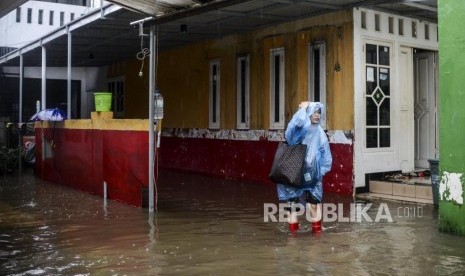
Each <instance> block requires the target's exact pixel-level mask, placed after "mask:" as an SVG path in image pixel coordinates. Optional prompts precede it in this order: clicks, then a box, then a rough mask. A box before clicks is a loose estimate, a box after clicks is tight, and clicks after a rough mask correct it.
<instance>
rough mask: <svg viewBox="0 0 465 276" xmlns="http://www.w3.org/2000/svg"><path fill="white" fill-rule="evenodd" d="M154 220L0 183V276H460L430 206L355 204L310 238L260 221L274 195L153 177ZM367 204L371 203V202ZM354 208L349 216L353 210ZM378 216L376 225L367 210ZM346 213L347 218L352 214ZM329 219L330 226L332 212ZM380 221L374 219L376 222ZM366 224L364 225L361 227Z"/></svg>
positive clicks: (454, 248)
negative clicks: (379, 218)
mask: <svg viewBox="0 0 465 276" xmlns="http://www.w3.org/2000/svg"><path fill="white" fill-rule="evenodd" d="M157 191H158V197H157V198H158V203H157V212H156V213H152V214H149V213H148V211H147V209H142V208H137V207H133V206H129V205H126V204H123V203H120V202H115V201H111V200H109V201H104V200H103V199H102V198H100V197H98V196H94V195H90V194H88V193H86V192H82V191H78V190H74V189H71V188H68V187H64V186H60V185H57V184H53V183H49V182H45V181H42V180H40V179H37V178H35V177H34V175H33V174H32V173H31V171H23V173H22V174H21V175H20V174H19V173H15V174H13V175H5V176H1V175H0V275H241V274H242V275H463V273H464V271H465V247H464V246H463V244H464V243H465V238H464V237H460V236H454V235H449V234H442V233H440V232H438V218H437V210H435V208H433V207H432V206H430V205H415V204H407V203H399V202H392V201H385V202H384V201H373V202H356V203H358V205H353V206H361V208H365V207H366V206H369V205H370V206H371V208H369V209H366V210H365V211H366V212H364V213H363V214H361V215H360V216H358V217H359V218H360V217H361V218H365V219H364V220H352V219H350V221H349V222H344V220H349V218H350V216H349V215H347V214H348V213H349V214H350V207H349V206H350V205H351V203H354V202H353V201H352V199H351V198H345V197H340V196H333V195H325V202H328V203H333V204H334V205H337V203H343V204H344V206H342V205H340V207H339V209H341V210H343V212H342V213H340V214H338V213H336V214H338V217H337V220H336V221H333V222H325V223H324V226H325V231H323V233H322V234H320V235H312V234H311V231H310V227H309V223H308V221H306V220H305V215H303V217H301V222H302V225H301V229H300V230H299V231H298V232H297V233H289V232H288V230H287V224H286V222H279V221H278V222H265V216H264V214H265V211H266V210H269V209H267V208H265V207H264V204H265V203H270V204H277V203H278V202H277V200H276V191H275V187H274V186H272V185H266V184H261V183H253V182H252V183H251V182H240V181H232V180H224V179H218V178H210V177H207V176H204V175H198V174H192V173H186V172H177V171H165V170H162V171H160V178H159V181H158V185H157ZM371 204H372V205H371ZM357 210H360V209H357ZM380 210H381V211H382V212H381V213H380V214H382V215H384V216H385V217H384V218H386V215H387V212H389V214H390V217H391V218H392V222H389V221H388V219H381V220H379V221H377V219H376V216H377V215H378V212H379V211H380ZM355 217H357V216H355ZM332 218H334V213H333V216H332ZM381 218H382V217H381ZM370 219H371V220H373V222H370V221H369V220H370Z"/></svg>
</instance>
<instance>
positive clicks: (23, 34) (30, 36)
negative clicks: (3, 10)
mask: <svg viewBox="0 0 465 276" xmlns="http://www.w3.org/2000/svg"><path fill="white" fill-rule="evenodd" d="M97 2H98V1H97ZM95 4H97V3H95ZM98 5H99V6H100V2H98ZM99 6H97V7H99ZM28 8H31V9H32V21H31V23H27V14H28ZM95 8H96V7H83V6H77V5H65V4H58V3H50V2H41V1H28V2H26V3H25V4H24V5H22V6H21V22H19V23H17V22H16V10H14V11H12V12H10V13H9V14H7V15H6V16H4V17H2V18H0V47H12V48H19V47H22V46H24V45H25V44H27V43H29V42H31V41H33V40H36V39H38V38H40V37H41V36H43V35H45V34H47V33H49V32H51V31H52V30H54V29H56V28H58V27H60V12H64V13H65V16H64V24H66V23H68V22H70V21H71V20H70V19H71V13H74V19H76V18H78V17H80V16H81V15H82V14H86V13H88V12H89V11H91V10H93V9H95ZM39 10H43V23H42V24H41V25H39V24H38V18H39ZM50 11H54V14H53V17H54V20H53V26H50V24H49V17H50Z"/></svg>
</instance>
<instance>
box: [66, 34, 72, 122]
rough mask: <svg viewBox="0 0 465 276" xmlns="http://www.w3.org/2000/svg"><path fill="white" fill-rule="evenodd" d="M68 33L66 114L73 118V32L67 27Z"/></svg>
mask: <svg viewBox="0 0 465 276" xmlns="http://www.w3.org/2000/svg"><path fill="white" fill-rule="evenodd" d="M67 33H68V76H67V92H68V93H67V97H66V107H67V109H66V114H67V115H68V119H71V32H70V31H69V27H67Z"/></svg>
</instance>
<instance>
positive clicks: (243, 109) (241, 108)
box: [236, 55, 250, 129]
mask: <svg viewBox="0 0 465 276" xmlns="http://www.w3.org/2000/svg"><path fill="white" fill-rule="evenodd" d="M243 62H245V69H244V70H245V72H242V71H241V70H242V66H241V65H242V63H243ZM242 73H244V78H242ZM243 82H244V83H243ZM236 86H237V108H236V111H237V113H236V114H237V116H236V122H237V126H236V127H237V129H249V127H250V104H249V102H250V56H249V55H245V56H240V57H238V58H237V85H236ZM242 88H243V89H242ZM242 97H244V102H242ZM242 114H244V118H242ZM243 119H244V121H243Z"/></svg>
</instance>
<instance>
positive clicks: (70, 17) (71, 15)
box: [69, 12, 74, 21]
mask: <svg viewBox="0 0 465 276" xmlns="http://www.w3.org/2000/svg"><path fill="white" fill-rule="evenodd" d="M69 19H70V21H73V20H74V12H72V13H71V14H70V15H69Z"/></svg>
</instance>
